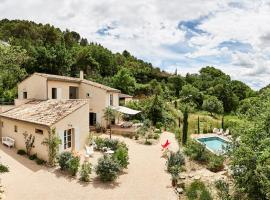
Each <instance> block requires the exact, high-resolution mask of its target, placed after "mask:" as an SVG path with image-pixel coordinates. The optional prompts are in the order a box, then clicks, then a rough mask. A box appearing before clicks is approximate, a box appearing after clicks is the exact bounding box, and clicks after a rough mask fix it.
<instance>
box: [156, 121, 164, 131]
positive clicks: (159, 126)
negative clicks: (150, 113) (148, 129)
mask: <svg viewBox="0 0 270 200" xmlns="http://www.w3.org/2000/svg"><path fill="white" fill-rule="evenodd" d="M162 127H163V124H162V123H161V122H157V123H156V128H157V129H159V130H161V128H162Z"/></svg>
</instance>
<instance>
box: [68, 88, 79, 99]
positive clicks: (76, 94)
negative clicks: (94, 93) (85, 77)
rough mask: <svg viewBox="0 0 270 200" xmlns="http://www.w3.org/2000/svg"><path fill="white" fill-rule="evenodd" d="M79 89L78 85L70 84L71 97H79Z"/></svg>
mask: <svg viewBox="0 0 270 200" xmlns="http://www.w3.org/2000/svg"><path fill="white" fill-rule="evenodd" d="M78 90H79V89H78V87H73V86H70V87H69V99H78V94H79V91H78Z"/></svg>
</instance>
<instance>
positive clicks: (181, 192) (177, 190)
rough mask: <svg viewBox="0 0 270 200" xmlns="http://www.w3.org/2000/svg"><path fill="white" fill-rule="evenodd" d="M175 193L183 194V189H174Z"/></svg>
mask: <svg viewBox="0 0 270 200" xmlns="http://www.w3.org/2000/svg"><path fill="white" fill-rule="evenodd" d="M176 192H177V193H178V194H183V192H184V189H183V188H176Z"/></svg>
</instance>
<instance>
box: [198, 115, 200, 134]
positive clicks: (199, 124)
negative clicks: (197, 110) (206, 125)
mask: <svg viewBox="0 0 270 200" xmlns="http://www.w3.org/2000/svg"><path fill="white" fill-rule="evenodd" d="M198 134H200V117H199V116H198Z"/></svg>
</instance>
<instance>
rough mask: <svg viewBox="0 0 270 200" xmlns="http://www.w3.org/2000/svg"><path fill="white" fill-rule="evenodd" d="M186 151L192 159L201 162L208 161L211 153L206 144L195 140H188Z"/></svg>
mask: <svg viewBox="0 0 270 200" xmlns="http://www.w3.org/2000/svg"><path fill="white" fill-rule="evenodd" d="M184 153H185V154H186V155H187V156H189V157H190V158H191V159H193V160H196V161H199V162H207V161H208V159H209V154H208V152H207V150H206V148H205V146H204V145H202V144H200V143H198V142H195V141H190V142H188V144H187V146H186V148H185V150H184Z"/></svg>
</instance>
